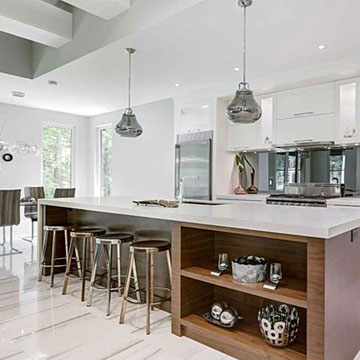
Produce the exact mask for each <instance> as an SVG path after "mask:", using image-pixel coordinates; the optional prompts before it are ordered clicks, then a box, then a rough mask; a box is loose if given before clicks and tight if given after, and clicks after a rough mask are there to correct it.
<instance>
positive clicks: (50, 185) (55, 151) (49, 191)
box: [43, 125, 74, 197]
mask: <svg viewBox="0 0 360 360" xmlns="http://www.w3.org/2000/svg"><path fill="white" fill-rule="evenodd" d="M73 130H74V129H73V127H66V126H61V125H44V126H43V184H44V187H45V195H46V196H47V197H52V196H54V192H55V189H56V188H69V187H71V185H72V166H73V159H72V155H73Z"/></svg>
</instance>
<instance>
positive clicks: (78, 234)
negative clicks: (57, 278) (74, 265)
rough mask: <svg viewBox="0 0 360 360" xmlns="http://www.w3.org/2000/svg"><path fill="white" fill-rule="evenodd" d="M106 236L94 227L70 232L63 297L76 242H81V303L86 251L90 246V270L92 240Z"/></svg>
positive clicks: (83, 295) (83, 293)
mask: <svg viewBox="0 0 360 360" xmlns="http://www.w3.org/2000/svg"><path fill="white" fill-rule="evenodd" d="M104 234H106V230H105V229H102V228H95V227H81V228H78V229H73V230H71V232H70V238H71V241H70V248H69V256H68V262H67V265H66V270H65V279H64V286H63V292H62V294H63V295H66V291H67V286H68V282H69V277H70V270H71V260H70V259H71V258H72V257H73V252H74V248H75V247H76V246H77V247H78V246H79V243H78V240H82V258H81V261H80V262H81V301H85V280H86V275H85V273H86V272H87V270H86V261H87V250H88V246H90V261H89V262H90V268H91V269H92V267H93V264H94V239H95V237H96V236H102V235H104Z"/></svg>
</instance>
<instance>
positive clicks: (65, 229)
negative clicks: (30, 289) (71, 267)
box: [38, 224, 81, 287]
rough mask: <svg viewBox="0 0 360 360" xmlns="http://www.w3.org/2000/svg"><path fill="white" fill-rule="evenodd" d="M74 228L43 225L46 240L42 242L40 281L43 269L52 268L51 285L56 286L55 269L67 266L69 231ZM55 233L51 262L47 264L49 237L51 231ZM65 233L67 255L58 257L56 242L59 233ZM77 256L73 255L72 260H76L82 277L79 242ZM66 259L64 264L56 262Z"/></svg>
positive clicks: (76, 249) (76, 247)
mask: <svg viewBox="0 0 360 360" xmlns="http://www.w3.org/2000/svg"><path fill="white" fill-rule="evenodd" d="M73 228H74V225H73V224H72V225H70V224H68V225H50V226H49V225H45V226H44V227H43V231H44V240H43V244H42V251H41V258H40V263H39V276H38V281H41V280H42V275H43V270H44V269H47V268H50V287H53V286H54V270H55V268H58V267H66V266H67V262H68V258H69V239H68V232H69V231H70V230H71V229H73ZM50 232H52V233H53V237H52V246H51V262H50V264H46V250H47V245H48V237H49V233H50ZM61 232H63V233H64V240H65V257H56V242H57V234H58V233H61ZM75 256H76V257H75V258H73V257H71V258H70V261H72V260H76V263H77V267H78V272H79V276H80V277H81V269H80V256H79V249H78V246H77V244H75ZM61 260H65V263H64V264H55V262H57V261H61Z"/></svg>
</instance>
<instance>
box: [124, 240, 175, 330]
mask: <svg viewBox="0 0 360 360" xmlns="http://www.w3.org/2000/svg"><path fill="white" fill-rule="evenodd" d="M170 248H171V245H170V242H168V241H161V240H151V241H140V242H135V243H133V244H132V245H131V246H130V262H129V268H128V273H127V279H126V285H125V290H124V295H123V298H122V303H121V309H120V319H119V323H120V324H123V323H124V321H125V312H126V304H127V303H128V302H130V303H134V302H133V301H132V300H131V299H129V290H130V279H131V274H132V271H133V269H132V267H133V264H134V261H135V253H136V252H137V253H139V252H142V253H145V254H146V289H145V294H146V301H145V303H139V304H146V334H147V335H149V334H150V314H151V311H152V310H153V308H154V306H155V305H160V304H161V303H163V302H165V301H169V300H170V298H171V297H168V298H160V300H159V301H155V300H154V297H155V293H154V290H155V289H158V288H160V287H155V285H154V254H155V253H158V252H163V251H164V252H165V253H166V258H167V263H168V270H169V276H170V283H171V276H172V271H171V256H170ZM162 289H163V290H167V291H171V290H170V289H168V288H162Z"/></svg>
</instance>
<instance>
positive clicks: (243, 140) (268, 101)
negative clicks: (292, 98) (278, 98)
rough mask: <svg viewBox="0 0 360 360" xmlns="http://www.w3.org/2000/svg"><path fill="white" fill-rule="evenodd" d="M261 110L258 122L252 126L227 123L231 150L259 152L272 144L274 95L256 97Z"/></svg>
mask: <svg viewBox="0 0 360 360" xmlns="http://www.w3.org/2000/svg"><path fill="white" fill-rule="evenodd" d="M256 100H257V101H258V102H259V104H260V105H261V108H262V116H261V118H260V120H258V121H256V122H255V123H254V124H234V123H232V122H231V121H228V127H227V133H228V135H227V140H228V149H229V150H230V151H231V150H239V151H241V150H248V149H249V150H251V149H253V150H261V149H267V148H270V147H271V145H272V143H273V142H274V135H275V134H274V121H273V119H274V108H275V106H274V102H275V96H274V95H263V96H258V97H256Z"/></svg>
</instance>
